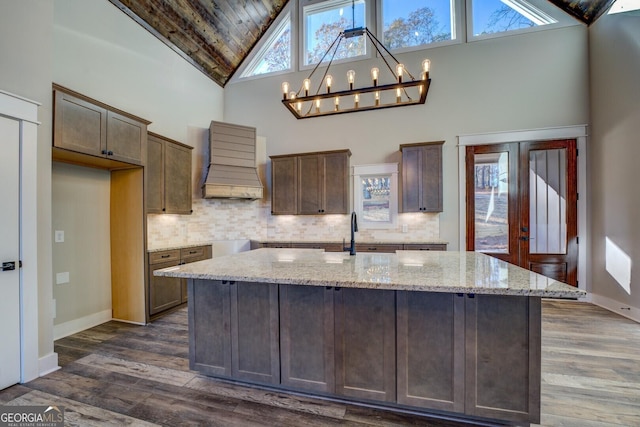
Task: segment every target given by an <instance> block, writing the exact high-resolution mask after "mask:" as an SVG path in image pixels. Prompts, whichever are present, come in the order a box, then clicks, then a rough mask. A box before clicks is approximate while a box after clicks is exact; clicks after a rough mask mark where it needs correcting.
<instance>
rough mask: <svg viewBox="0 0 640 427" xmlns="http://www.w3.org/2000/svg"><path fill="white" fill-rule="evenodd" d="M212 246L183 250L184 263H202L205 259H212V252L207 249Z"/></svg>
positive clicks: (181, 254)
mask: <svg viewBox="0 0 640 427" xmlns="http://www.w3.org/2000/svg"><path fill="white" fill-rule="evenodd" d="M208 248H210V246H196V247H192V248H182V249H181V250H180V258H181V259H182V261H183V262H185V263H187V262H195V261H202V260H203V259H209V258H211V254H210V251H208V250H207V249H208Z"/></svg>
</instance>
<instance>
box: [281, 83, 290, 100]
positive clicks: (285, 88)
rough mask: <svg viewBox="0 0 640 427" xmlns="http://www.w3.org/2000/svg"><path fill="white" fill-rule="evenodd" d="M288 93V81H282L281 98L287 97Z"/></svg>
mask: <svg viewBox="0 0 640 427" xmlns="http://www.w3.org/2000/svg"><path fill="white" fill-rule="evenodd" d="M288 93H289V82H282V99H287V94H288Z"/></svg>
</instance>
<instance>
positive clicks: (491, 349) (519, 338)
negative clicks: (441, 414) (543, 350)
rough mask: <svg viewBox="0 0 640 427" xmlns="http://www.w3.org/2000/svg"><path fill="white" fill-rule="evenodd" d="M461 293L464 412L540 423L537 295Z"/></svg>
mask: <svg viewBox="0 0 640 427" xmlns="http://www.w3.org/2000/svg"><path fill="white" fill-rule="evenodd" d="M470 296H471V295H467V296H466V297H465V300H466V301H465V322H466V326H465V340H466V344H465V349H466V356H465V357H466V391H465V401H466V403H465V408H466V409H465V413H467V414H468V415H472V416H477V417H486V418H495V419H501V420H508V421H514V422H524V423H539V422H540V357H541V356H540V340H541V321H540V316H541V313H540V298H537V297H523V296H505V295H475V296H473V297H472V298H470Z"/></svg>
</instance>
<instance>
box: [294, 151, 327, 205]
mask: <svg viewBox="0 0 640 427" xmlns="http://www.w3.org/2000/svg"><path fill="white" fill-rule="evenodd" d="M323 163H324V162H323V158H322V156H320V155H316V156H300V157H298V213H299V214H301V215H318V214H321V213H323V210H322V209H323V206H322V198H323V195H322V192H323V187H324V185H323V184H324V183H323V181H324V173H323V172H324V170H323Z"/></svg>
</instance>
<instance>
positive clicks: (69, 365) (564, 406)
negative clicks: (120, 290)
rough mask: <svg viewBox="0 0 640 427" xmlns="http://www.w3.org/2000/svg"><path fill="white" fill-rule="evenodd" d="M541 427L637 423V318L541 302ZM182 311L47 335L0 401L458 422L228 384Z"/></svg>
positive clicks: (301, 418) (151, 414) (183, 419)
mask: <svg viewBox="0 0 640 427" xmlns="http://www.w3.org/2000/svg"><path fill="white" fill-rule="evenodd" d="M542 307H543V309H542V310H543V315H542V319H543V327H542V332H543V334H542V396H541V399H542V423H541V425H542V426H576V427H578V426H579V427H602V426H639V425H640V325H639V324H637V323H635V322H632V321H630V320H627V319H625V318H622V317H620V316H617V315H615V314H613V313H610V312H608V311H606V310H604V309H601V308H599V307H596V306H593V305H591V304H586V303H577V302H568V301H549V300H547V301H544V302H543V305H542ZM187 340H188V336H187V312H186V310H184V309H183V310H180V311H177V312H174V313H171V314H169V315H167V316H165V317H163V318H161V319H159V320H157V321H155V322H153V323H152V324H150V325H147V326H135V325H130V324H125V323H119V322H108V323H105V324H103V325H100V326H97V327H95V328H92V329H89V330H86V331H83V332H80V333H78V334H75V335H72V336H69V337H66V338H63V339H60V340H58V341H56V343H55V351H56V352H57V353H58V355H59V364H60V366H61V367H62V369H61V370H58V371H56V372H53V373H51V374H49V375H47V376H45V377H42V378H38V379H36V380H34V381H32V382H30V383H27V384H22V385H16V386H13V387H10V388H8V389H5V390H3V391H0V405H5V404H9V405H28V404H32V405H33V404H38V405H49V404H53V403H55V404H57V405H61V406H64V407H65V421H66V423H65V424H66V425H77V426H104V425H117V426H125V425H131V426H146V425H164V426H183V425H207V426H243V427H244V426H333V425H348V426H407V425H414V426H433V427H452V426H456V425H457V426H459V425H461V424H456V423H453V422H449V421H442V420H431V419H429V418H425V417H421V416H417V415H410V414H402V413H394V412H388V411H380V410H375V409H371V408H363V407H358V406H352V405H346V404H343V403H337V402H330V401H323V400H317V399H311V398H306V397H300V396H290V395H286V394H282V393H279V392H273V391H267V390H260V389H255V388H249V387H242V386H237V385H233V384H229V383H225V382H221V381H216V380H214V379H211V378H208V377H204V376H201V375H199V374H197V373H195V372H192V371H189V366H188V343H187Z"/></svg>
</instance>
